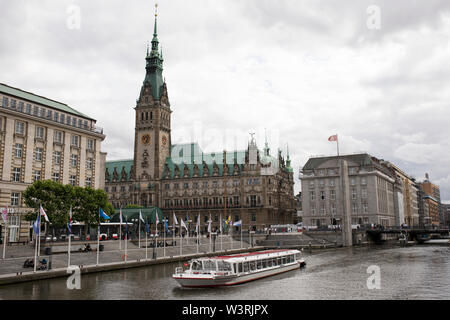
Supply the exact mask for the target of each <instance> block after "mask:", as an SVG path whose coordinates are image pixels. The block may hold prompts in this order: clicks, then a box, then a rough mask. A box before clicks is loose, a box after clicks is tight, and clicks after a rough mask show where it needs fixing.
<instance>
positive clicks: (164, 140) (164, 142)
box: [162, 136, 167, 146]
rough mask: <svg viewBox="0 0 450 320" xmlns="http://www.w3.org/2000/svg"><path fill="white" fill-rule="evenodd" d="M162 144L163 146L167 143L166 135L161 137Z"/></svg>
mask: <svg viewBox="0 0 450 320" xmlns="http://www.w3.org/2000/svg"><path fill="white" fill-rule="evenodd" d="M162 144H163V146H165V145H167V137H166V136H163V137H162Z"/></svg>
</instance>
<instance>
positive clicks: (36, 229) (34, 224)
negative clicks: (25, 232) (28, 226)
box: [33, 215, 40, 235]
mask: <svg viewBox="0 0 450 320" xmlns="http://www.w3.org/2000/svg"><path fill="white" fill-rule="evenodd" d="M33 231H34V234H35V235H39V231H40V230H39V215H38V216H37V218H36V221H35V222H34V223H33Z"/></svg>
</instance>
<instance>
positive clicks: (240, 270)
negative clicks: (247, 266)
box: [239, 262, 244, 272]
mask: <svg viewBox="0 0 450 320" xmlns="http://www.w3.org/2000/svg"><path fill="white" fill-rule="evenodd" d="M242 271H244V269H243V268H242V262H241V263H239V272H242Z"/></svg>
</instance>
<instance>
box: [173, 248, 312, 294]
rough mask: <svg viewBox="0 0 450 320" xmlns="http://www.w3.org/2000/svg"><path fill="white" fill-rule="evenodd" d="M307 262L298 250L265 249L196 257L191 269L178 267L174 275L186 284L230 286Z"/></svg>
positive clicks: (180, 282) (184, 285) (177, 279)
mask: <svg viewBox="0 0 450 320" xmlns="http://www.w3.org/2000/svg"><path fill="white" fill-rule="evenodd" d="M305 265H306V263H305V261H304V259H303V258H302V257H301V252H300V251H299V250H284V249H278V250H265V251H257V252H249V253H242V254H233V255H227V256H216V257H209V258H199V259H193V260H191V261H190V263H189V268H188V269H186V270H183V268H182V267H177V268H175V273H174V274H173V276H172V278H174V279H175V280H176V281H177V282H178V283H179V284H180V285H181V286H183V287H217V286H231V285H235V284H240V283H244V282H248V281H253V280H256V279H260V278H265V277H269V276H273V275H276V274H279V273H283V272H287V271H291V270H294V269H298V268H301V267H303V266H305Z"/></svg>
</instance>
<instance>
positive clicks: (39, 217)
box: [37, 211, 41, 258]
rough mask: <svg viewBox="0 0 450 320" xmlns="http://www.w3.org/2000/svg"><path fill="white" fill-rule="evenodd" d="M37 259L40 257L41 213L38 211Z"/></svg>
mask: <svg viewBox="0 0 450 320" xmlns="http://www.w3.org/2000/svg"><path fill="white" fill-rule="evenodd" d="M37 254H38V257H39V258H40V257H41V211H39V235H38V253H37Z"/></svg>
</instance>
